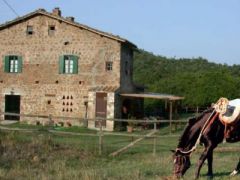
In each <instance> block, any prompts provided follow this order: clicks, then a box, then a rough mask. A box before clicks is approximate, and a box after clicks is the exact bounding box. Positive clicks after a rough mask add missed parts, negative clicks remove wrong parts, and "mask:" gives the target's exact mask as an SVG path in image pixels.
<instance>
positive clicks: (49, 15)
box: [0, 8, 137, 48]
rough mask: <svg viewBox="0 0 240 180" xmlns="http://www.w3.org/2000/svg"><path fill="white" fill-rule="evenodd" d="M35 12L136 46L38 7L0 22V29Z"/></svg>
mask: <svg viewBox="0 0 240 180" xmlns="http://www.w3.org/2000/svg"><path fill="white" fill-rule="evenodd" d="M37 14H42V15H45V16H48V17H51V18H55V19H58V20H61V21H64V22H65V23H68V24H71V25H73V26H78V27H81V28H83V29H86V30H88V31H91V32H93V33H97V34H100V35H102V36H105V37H108V38H111V39H115V40H117V41H121V42H124V43H127V44H129V45H131V46H132V47H134V48H137V46H136V45H135V44H133V43H132V42H130V41H128V40H127V39H125V38H122V37H120V36H119V35H114V34H112V33H108V32H104V31H101V30H98V29H96V28H92V27H90V26H87V25H84V24H81V23H78V22H75V21H70V20H68V19H66V18H65V17H62V16H57V15H54V14H52V13H50V12H47V11H46V10H45V9H43V8H39V9H37V10H35V11H33V12H30V13H28V14H26V15H23V16H20V17H17V18H15V19H13V20H11V21H6V22H5V23H3V24H0V30H2V29H4V28H5V27H8V26H11V25H13V24H16V23H18V22H19V21H21V20H24V19H26V18H31V17H32V16H35V15H37Z"/></svg>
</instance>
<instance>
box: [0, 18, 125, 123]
mask: <svg viewBox="0 0 240 180" xmlns="http://www.w3.org/2000/svg"><path fill="white" fill-rule="evenodd" d="M28 25H31V26H33V35H26V28H27V26H28ZM50 25H54V26H55V29H56V30H55V32H54V35H51V36H50V35H49V34H48V27H49V26H50ZM0 39H1V43H0V57H1V59H2V61H0V110H1V111H2V112H4V109H5V103H4V97H5V94H19V95H21V113H24V114H52V115H53V116H72V117H84V115H85V106H84V98H83V97H84V96H88V89H89V88H91V87H94V86H108V85H111V86H120V67H123V64H121V63H120V60H121V58H122V55H121V43H120V42H118V41H116V40H113V39H110V38H107V37H104V36H100V35H98V34H96V33H92V32H89V31H87V30H84V29H82V28H79V27H75V26H72V25H69V24H66V23H65V22H62V21H59V20H55V19H52V18H49V17H47V16H43V15H41V16H40V15H39V16H35V17H33V18H30V19H27V20H25V21H22V22H21V23H18V24H15V25H13V26H10V27H7V28H5V29H2V30H1V31H0ZM68 54H70V55H77V56H78V57H79V62H78V74H59V67H58V66H59V56H61V55H68ZM6 55H19V56H22V58H23V69H22V73H5V72H4V61H3V59H4V57H5V56H6ZM106 61H112V62H113V71H105V62H106ZM121 71H122V70H121ZM109 96H110V97H109V100H111V101H109V105H108V114H109V117H113V114H114V106H113V105H112V104H114V100H113V98H112V97H113V94H109ZM90 101H94V99H90ZM49 102H50V104H49ZM110 104H111V105H110ZM92 108H93V109H94V107H92ZM93 109H92V110H91V108H89V110H88V111H89V117H90V118H91V117H93V116H94V110H93ZM110 111H111V112H110ZM21 120H23V119H21Z"/></svg>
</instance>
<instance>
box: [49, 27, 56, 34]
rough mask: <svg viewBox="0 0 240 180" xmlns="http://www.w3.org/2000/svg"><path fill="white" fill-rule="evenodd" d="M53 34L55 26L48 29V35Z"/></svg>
mask: <svg viewBox="0 0 240 180" xmlns="http://www.w3.org/2000/svg"><path fill="white" fill-rule="evenodd" d="M54 33H55V26H53V25H51V26H49V27H48V35H49V36H52V35H54Z"/></svg>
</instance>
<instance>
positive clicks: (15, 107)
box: [4, 95, 20, 121]
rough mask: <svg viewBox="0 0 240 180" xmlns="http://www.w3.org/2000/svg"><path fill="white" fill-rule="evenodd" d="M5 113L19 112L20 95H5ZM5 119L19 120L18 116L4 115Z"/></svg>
mask: <svg viewBox="0 0 240 180" xmlns="http://www.w3.org/2000/svg"><path fill="white" fill-rule="evenodd" d="M5 113H16V114H20V95H5ZM4 119H5V120H18V121H19V120H20V116H11V115H5V116H4Z"/></svg>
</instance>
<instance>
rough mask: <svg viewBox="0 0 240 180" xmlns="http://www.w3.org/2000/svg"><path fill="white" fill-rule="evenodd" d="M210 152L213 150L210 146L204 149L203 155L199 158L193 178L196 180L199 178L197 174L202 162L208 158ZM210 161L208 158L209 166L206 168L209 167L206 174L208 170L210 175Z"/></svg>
mask: <svg viewBox="0 0 240 180" xmlns="http://www.w3.org/2000/svg"><path fill="white" fill-rule="evenodd" d="M212 152H213V148H212V147H211V146H210V147H206V148H205V149H204V151H203V153H202V154H201V156H200V158H199V160H198V164H197V169H196V172H195V178H196V179H197V178H199V173H200V170H201V168H202V165H203V163H204V161H205V160H206V158H207V157H208V156H209V154H212ZM211 161H212V159H211V157H210V164H209V165H210V166H208V167H209V169H208V173H209V170H210V173H212V172H211V171H212V162H211Z"/></svg>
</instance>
